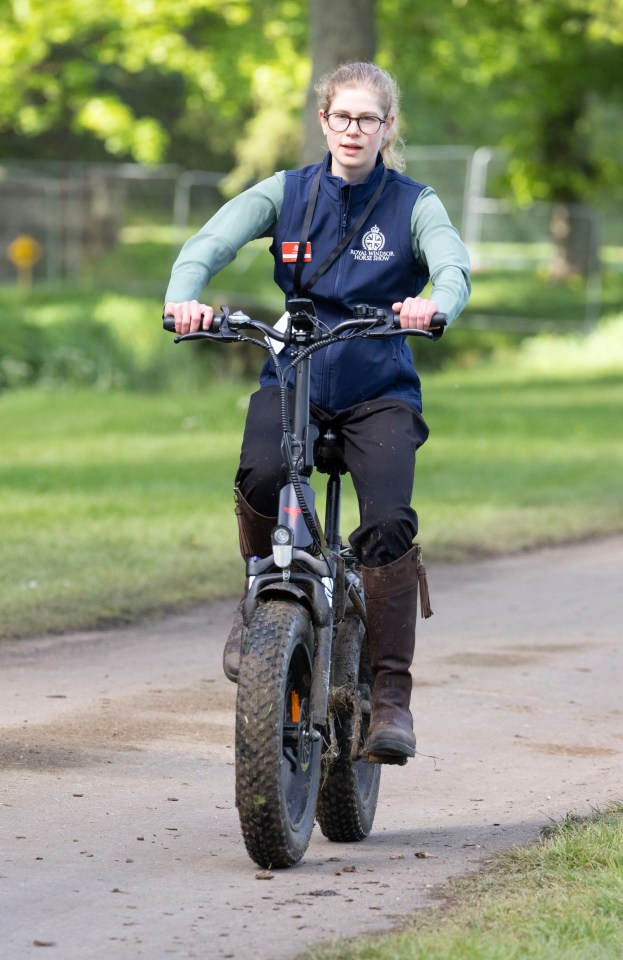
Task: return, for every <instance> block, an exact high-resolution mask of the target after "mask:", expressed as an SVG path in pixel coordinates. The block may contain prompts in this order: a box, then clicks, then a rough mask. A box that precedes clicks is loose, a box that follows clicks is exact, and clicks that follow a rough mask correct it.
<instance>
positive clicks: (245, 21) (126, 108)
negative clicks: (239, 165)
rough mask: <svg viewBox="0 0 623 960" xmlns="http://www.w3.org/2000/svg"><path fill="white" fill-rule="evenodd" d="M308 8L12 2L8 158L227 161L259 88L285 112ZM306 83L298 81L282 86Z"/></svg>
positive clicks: (120, 0) (1, 79) (1, 57)
mask: <svg viewBox="0 0 623 960" xmlns="http://www.w3.org/2000/svg"><path fill="white" fill-rule="evenodd" d="M302 8H303V2H302V0H264V2H262V3H261V4H259V3H257V2H253V0H147V2H146V3H140V4H137V3H134V2H133V0H109V2H108V3H107V4H101V5H100V4H96V3H95V2H90V0H57V2H55V3H49V2H48V0H28V2H27V3H26V2H23V0H4V11H3V12H1V13H0V142H1V146H0V156H4V157H13V158H15V157H19V156H29V157H33V156H38V157H40V158H54V159H106V158H116V159H120V160H128V159H132V160H135V161H138V162H141V163H157V162H160V161H162V160H165V159H166V160H172V161H180V162H182V163H184V164H185V165H186V166H206V165H214V164H215V163H217V164H219V165H221V164H223V163H224V162H226V161H229V159H230V158H231V155H232V151H233V150H234V147H235V144H236V142H237V141H238V139H239V138H240V136H241V133H242V131H243V130H244V126H245V124H246V123H247V121H249V119H250V118H251V115H252V113H253V112H254V110H255V108H256V106H257V97H258V91H259V93H260V95H261V96H263V95H264V94H263V91H264V89H265V88H266V87H267V86H269V87H272V92H273V103H274V108H275V110H277V109H278V108H279V98H280V95H281V93H282V92H283V90H279V89H278V88H275V86H274V85H273V81H274V79H275V78H279V77H282V75H285V76H286V77H287V76H288V74H289V73H290V71H291V69H295V68H296V67H297V66H298V69H299V70H300V69H301V68H300V66H299V64H300V61H301V59H303V60H304V57H305V44H306V26H305V20H304V16H303V14H302ZM293 65H294V66H293ZM303 69H305V66H304V67H303ZM305 81H306V77H305V78H303V79H301V78H300V77H299V76H296V77H295V78H294V84H293V85H292V84H291V85H290V87H288V88H287V89H286V90H285V93H286V94H289V93H290V89H291V87H292V86H294V88H295V89H296V88H297V87H303V88H304V83H305ZM282 87H285V84H284V83H282ZM287 100H288V96H286V111H287V110H288V109H289V107H288V104H287Z"/></svg>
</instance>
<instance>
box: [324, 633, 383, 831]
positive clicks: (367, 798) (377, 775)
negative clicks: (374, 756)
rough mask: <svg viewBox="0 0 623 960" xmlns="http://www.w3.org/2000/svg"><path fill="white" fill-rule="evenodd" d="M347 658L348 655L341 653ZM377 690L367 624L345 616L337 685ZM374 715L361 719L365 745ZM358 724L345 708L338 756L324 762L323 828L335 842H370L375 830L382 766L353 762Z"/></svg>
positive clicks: (338, 642) (338, 722)
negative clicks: (369, 725) (360, 685)
mask: <svg viewBox="0 0 623 960" xmlns="http://www.w3.org/2000/svg"><path fill="white" fill-rule="evenodd" d="M341 654H343V655H341ZM358 684H366V685H368V686H369V687H370V688H371V686H372V671H371V668H370V661H369V655H368V648H367V643H366V639H365V629H364V626H363V624H362V622H361V620H360V619H359V617H357V616H356V615H355V614H352V615H349V616H346V617H345V618H344V620H343V621H342V623H341V624H340V625H339V626H338V629H337V634H336V637H335V650H334V672H333V675H332V686H333V687H340V686H345V687H346V688H347V689H348V688H351V689H352V688H354V687H356V686H357V685H358ZM368 724H369V715H366V714H364V715H363V717H362V727H361V733H360V741H361V742H364V741H365V739H366V736H367V728H368ZM355 731H356V724H355V720H354V716H353V712H352V710H349V709H348V708H347V707H345V708H344V709H342V710H339V711H338V712H337V714H336V718H335V735H336V740H337V745H338V748H339V751H340V752H339V756H338V757H337V758H335V759H328V760H326V761H325V763H324V769H323V774H322V784H321V789H320V795H319V797H318V810H317V818H318V823H319V825H320V829H321V831H322V833H323V834H324V836H325V837H327V839H328V840H332V841H334V842H335V843H353V842H356V841H359V840H365V838H366V837H367V836H368V835H369V834H370V832H371V830H372V825H373V823H374V816H375V813H376V806H377V802H378V795H379V786H380V780H381V767H380V765H379V764H378V763H370V762H369V761H368V760H367V759H361V760H352V759H351V744H352V739H353V733H354V732H355Z"/></svg>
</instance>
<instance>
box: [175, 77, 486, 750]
mask: <svg viewBox="0 0 623 960" xmlns="http://www.w3.org/2000/svg"><path fill="white" fill-rule="evenodd" d="M317 94H318V105H319V118H320V124H321V126H322V130H323V133H324V136H325V137H326V141H327V154H326V156H325V158H324V160H323V161H322V162H321V163H319V164H313V165H311V166H308V167H304V168H303V169H301V170H289V171H287V172H281V173H277V174H275V175H274V176H273V177H270V178H269V179H267V180H264V181H263V182H262V183H259V184H257V185H256V186H254V187H252V188H251V189H249V190H246V191H245V192H244V193H242V194H241V195H240V196H238V197H237V198H236V199H234V200H231V201H230V202H229V203H227V204H225V206H224V207H222V208H221V210H220V211H219V212H218V213H217V214H216V215H215V216H214V217H212V219H211V220H209V221H208V223H206V224H205V226H204V227H203V228H202V229H201V230H200V231H199V233H197V234H196V235H195V236H194V237H192V238H191V239H190V240H188V241H187V243H186V244H185V245H184V247H183V249H182V251H181V253H180V255H179V257H178V259H177V261H176V263H175V265H174V267H173V272H172V276H171V281H170V283H169V287H168V290H167V293H166V298H165V314H167V315H172V316H174V317H175V327H176V330H177V332H178V333H189V332H194V331H196V330H198V329H200V328H203V329H207V328H208V327H209V325H210V323H211V321H212V317H213V310H212V308H211V307H210V306H208V305H207V304H205V303H203V302H201V301H200V300H199V297H200V295H201V292H202V290H203V288H204V287H205V286H206V285H207V284H209V283H210V281H211V280H212V278H213V277H214V275H215V274H216V273H217V272H218V271H219V270H221V269H222V268H223V267H224V266H226V265H227V264H228V263H230V262H231V261H232V260H233V259H234V257H235V256H236V252H237V251H238V250H239V249H240V248H241V247H242V246H244V244H245V243H247V242H248V241H249V240H253V239H255V238H257V237H265V236H269V237H271V238H272V246H271V251H272V254H273V256H274V260H275V281H276V283H277V284H278V285H279V287H280V288H281V289H282V290H283V292H284V294H285V297H286V300H287V299H288V298H290V297H292V296H300V295H303V296H306V295H309V296H310V297H311V299H312V300H313V301H314V304H315V307H316V311H317V314H318V317H319V319H320V320H321V321H322V322H323V323H325V324H326V325H327V326H329V327H333V326H334V325H335V324H336V323H339V322H340V321H341V320H342V319H346V318H347V317H349V316H350V315H351V314H352V308H353V307H354V306H355V305H357V304H359V303H368V304H370V305H371V306H375V307H383V308H385V309H387V308H388V307H391V308H392V310H393V311H394V312H396V313H399V314H400V323H401V326H402V327H403V328H405V329H406V328H408V327H418V328H421V329H427V328H428V327H429V325H430V322H431V318H432V317H433V315H434V314H435V313H436V312H437V311H442V312H444V313H446V314H447V315H448V320H449V321H452V320H453V319H454V318H455V317H456V316H457V315H458V314H459V313H460V312H461V310H462V309H463V307H464V306H465V304H466V302H467V299H468V297H469V292H470V285H469V258H468V255H467V251H466V249H465V247H464V246H463V244H462V242H461V240H460V238H459V236H458V233H457V231H456V230H455V228H454V227H453V226H452V224H451V222H450V220H449V218H448V215H447V213H446V211H445V209H444V207H443V205H442V204H441V202H440V201H439V199H438V198H437V196H436V194H435V192H434V191H433V190H432V189H431V188H430V187H426V186H424V185H423V184H421V183H416V182H415V181H413V180H411V179H409V178H408V177H406V176H404V175H403V174H401V173H400V172H399V171H400V169H401V168H402V166H403V164H402V159H401V157H400V154H399V152H398V146H399V144H400V143H401V141H400V134H399V116H398V90H397V88H396V85H395V83H394V81H393V80H392V78H391V77H390V76H389V75H388V74H387V73H386V72H384V71H383V70H381V69H380V68H379V67H377V66H375V65H374V64H370V63H348V64H345V65H343V66H341V67H339V68H338V69H337V70H336V71H335V72H334V73H332V74H331V75H329V76H327V77H325V78H324V79H323V80H322V81H321V82H320V84H319V85H318V87H317ZM310 217H311V222H309V221H310ZM305 220H307V221H308V225H309V229H308V231H307V237H306V241H307V242H306V244H305V247H304V259H303V257H302V256H301V257H300V258H298V259H299V262H298V264H297V262H296V261H297V257H296V250H297V247H298V244H299V241H300V240H301V238H302V236H303V230H304V222H305ZM353 230H354V232H353ZM349 234H350V238H349V239H348V242H347V243H346V245H345V246H343V249H342V250H341V252H340V253H339V254H338V256H337V257H336V258H335V260H334V261H333V262H332V263H331V265H330V266H329V267H328V268H326V269H325V270H324V272H321V275H320V276H317V277H316V276H314V274H315V272H317V269H318V267H319V266H320V265H321V264H323V265H324V261H325V260H326V259H327V258H328V257H329V255H330V254H331V253H332V252H334V251H335V250H336V248H337V247H338V245H339V244H340V242H341V241H343V240H344V238H345V237H348V236H349ZM429 280H430V281H431V283H432V293H431V296H430V298H429V297H423V296H421V293H422V291H423V290H424V288H425V286H426V285H427V283H428V282H429ZM406 339H407V338H406V337H405V338H404V339H403V338H394V339H391V340H377V341H375V340H367V339H365V338H357V339H353V340H351V341H350V342H348V343H339V344H334V345H332V346H330V347H328V348H327V349H325V350H323V351H320V352H319V353H317V354H315V355H314V357H313V360H312V393H311V400H312V404H313V409H312V415H313V420H314V422H316V423H317V424H318V425H321V426H325V427H326V426H332V427H334V428H336V429H337V430H339V432H340V434H341V435H342V437H343V439H344V451H345V458H346V463H347V466H348V469H349V470H350V473H351V476H352V479H353V484H354V487H355V490H356V493H357V498H358V503H359V510H360V525H359V526H358V527H357V529H356V530H355V531H354V532H353V533H352V534H351V536H350V538H349V539H350V543H351V546H352V548H353V550H354V551H355V553H356V555H357V556H358V558H359V559H360V560H361V563H362V576H363V583H364V590H365V595H366V608H367V616H368V639H369V646H370V655H371V659H372V666H373V672H374V687H373V691H372V715H371V721H370V730H369V738H368V750H369V752H370V753H373V754H377V755H379V754H383V753H392V754H399V755H404V756H409V757H412V756H414V755H415V736H414V734H413V720H412V716H411V713H410V710H409V703H410V697H411V686H412V681H411V674H410V667H411V662H412V659H413V653H414V648H415V621H416V607H417V583H418V581H417V560H416V549H415V548H414V546H413V540H414V538H415V536H416V533H417V514H416V512H415V510H413V508H412V507H411V495H412V490H413V479H414V471H415V456H416V450H417V449H418V447H419V446H421V444H423V443H424V441H425V440H426V438H427V436H428V427H427V426H426V423H425V421H424V419H423V418H422V412H421V411H422V402H421V392H420V380H419V377H418V375H417V372H416V370H415V367H414V365H413V359H412V354H411V350H410V347H409V345H408V344H407V343H406ZM280 443H281V430H280V417H279V397H278V389H277V380H276V377H275V373H274V370H273V368H272V364H271V361H267V363H266V364H265V365H264V368H263V370H262V373H261V375H260V389H259V390H258V391H257V392H256V393H254V394H253V396H252V397H251V401H250V406H249V412H248V416H247V422H246V427H245V432H244V438H243V443H242V451H241V458H240V467H239V469H238V473H237V475H236V482H235V496H236V504H237V506H236V513H237V516H238V523H239V531H240V547H241V553H242V555H243V557H244V558H247V557H249V556H253V555H259V556H266V555H268V554H269V552H270V531H271V529H272V527H273V526H274V525H275V523H276V514H277V503H278V496H279V489H280V486H281V483H282V477H281V451H280ZM241 636H242V618H241V615H240V614H239V613H238V615H237V617H236V619H235V621H234V626H233V628H232V632H231V634H230V636H229V638H228V640H227V643H226V646H225V653H224V661H223V662H224V668H225V673H226V674H227V676H228V677H229V678H230V679H232V680H235V679H236V676H237V669H238V660H239V652H240V642H241Z"/></svg>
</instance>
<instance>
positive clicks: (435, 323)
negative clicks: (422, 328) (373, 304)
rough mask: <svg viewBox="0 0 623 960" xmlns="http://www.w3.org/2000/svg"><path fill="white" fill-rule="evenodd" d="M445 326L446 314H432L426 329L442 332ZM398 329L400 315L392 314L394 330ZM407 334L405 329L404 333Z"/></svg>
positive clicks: (446, 322) (446, 321)
mask: <svg viewBox="0 0 623 960" xmlns="http://www.w3.org/2000/svg"><path fill="white" fill-rule="evenodd" d="M447 326H448V314H447V313H434V314H433V316H432V319H431V322H430V326H429V328H428V329H429V330H439V331H443V330H444V329H445V327H447ZM399 329H400V314H399V313H395V314H394V330H399ZM408 332H409V331H408V329H407V328H405V333H408ZM440 335H441V333H440Z"/></svg>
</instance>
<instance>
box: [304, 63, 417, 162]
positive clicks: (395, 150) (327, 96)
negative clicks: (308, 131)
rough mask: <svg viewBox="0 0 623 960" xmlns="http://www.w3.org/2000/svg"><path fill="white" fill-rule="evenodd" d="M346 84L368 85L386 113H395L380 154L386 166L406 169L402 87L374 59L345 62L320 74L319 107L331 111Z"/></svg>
mask: <svg viewBox="0 0 623 960" xmlns="http://www.w3.org/2000/svg"><path fill="white" fill-rule="evenodd" d="M343 87H351V88H352V87H367V88H368V90H370V91H371V92H373V93H375V94H376V95H377V96H378V98H379V100H380V102H381V106H382V107H383V113H384V115H385V116H390V115H391V116H393V117H394V122H393V124H392V126H391V127H390V128H389V131H388V133H387V136H386V138H385V140H384V142H383V144H382V146H381V154H382V156H383V160H384V162H385V165H386V166H388V167H393V168H394V169H395V170H404V168H405V161H404V157H403V155H402V150H403V147H404V142H403V140H402V137H401V136H400V116H399V109H400V90H399V89H398V85H397V83H396V81H395V80H394V78H393V77H391V76H390V75H389V73H387V72H386V71H385V70H381V68H380V67H377V66H376V64H374V63H365V62H353V63H343V64H342V65H341V66H339V67H337V69H336V70H333V72H332V73H327V74H326V75H325V76H324V77H321V79H320V80H319V81H318V83H317V84H316V85H315V87H314V90H315V92H316V98H317V101H318V109H319V110H324V112H325V113H328V112H329V109H330V107H331V104H332V102H333V100H334V98H335V95H336V93H337V91H338V90H340V89H342V88H343Z"/></svg>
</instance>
